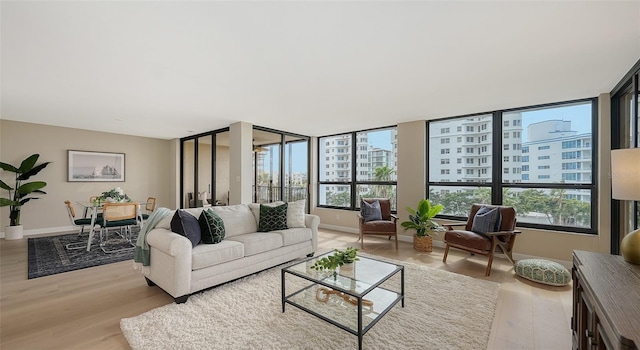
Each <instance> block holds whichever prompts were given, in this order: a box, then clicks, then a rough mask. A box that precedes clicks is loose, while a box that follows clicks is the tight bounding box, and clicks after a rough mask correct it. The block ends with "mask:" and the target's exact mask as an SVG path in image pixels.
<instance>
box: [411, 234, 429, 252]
mask: <svg viewBox="0 0 640 350" xmlns="http://www.w3.org/2000/svg"><path fill="white" fill-rule="evenodd" d="M413 249H415V250H416V251H418V252H429V253H430V252H432V251H433V237H431V236H424V237H418V236H416V235H414V236H413Z"/></svg>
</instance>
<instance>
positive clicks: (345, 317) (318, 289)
mask: <svg viewBox="0 0 640 350" xmlns="http://www.w3.org/2000/svg"><path fill="white" fill-rule="evenodd" d="M329 254H333V252H329V253H326V254H323V255H320V256H318V257H314V258H311V259H307V260H305V261H302V262H300V263H298V264H295V265H292V266H290V267H287V268H284V269H283V270H282V271H283V283H284V274H285V273H286V274H291V275H294V276H298V277H300V278H302V279H304V280H307V281H310V282H311V284H308V282H307V283H305V284H304V286H303V285H299V284H298V287H297V288H296V287H293V288H294V289H295V290H297V291H295V292H293V293H292V294H288V295H286V296H285V294H284V293H285V291H284V289H283V303H285V302H286V303H289V304H291V305H294V306H296V307H298V308H301V309H303V310H305V311H307V312H309V313H312V314H314V315H316V316H318V317H320V318H322V319H324V320H326V321H328V322H330V323H332V324H334V325H336V326H338V327H340V328H342V329H344V330H346V331H348V332H350V333H353V334H355V335H358V336H359V337H360V338H361V337H362V335H363V334H364V333H366V332H367V331H368V330H369V329H370V328H371V327H372V326H373V325H374V324H375V323H376V322H377V321H378V320H379V319H380V318H381V317H382V316H383V315H384V314H386V313H387V312H388V311H389V310H390V309H391V308H392V307H393V306H394V305H396V304H397V303H398V302H400V301H402V300H403V297H404V296H403V294H402V292H403V291H404V286H403V281H404V278H402V280H400V278H399V277H400V276H399V275H400V274H399V272H402V275H403V276H404V272H403V271H404V266H402V265H396V264H393V263H388V262H384V261H380V260H376V259H372V258H367V257H362V256H359V259H360V260H358V261H356V262H354V263H353V266H352V267H347V268H346V269H345V267H344V266H341V267H339V268H338V269H337V270H336V274H335V275H334V273H333V271H317V270H314V269H311V266H313V264H314V263H315V262H316V261H317V260H318V259H321V258H323V257H325V256H327V255H329ZM396 274H398V281H389V282H390V287H388V288H387V287H383V286H382V285H383V283H384V282H385V281H387V280H388V279H390V278H391V277H393V276H394V275H396ZM287 284H288V283H287ZM385 285H386V284H385ZM283 288H284V286H283ZM331 290H333V291H336V292H342V294H343V295H334V294H329V295H324V291H331ZM321 299H322V300H325V301H321ZM358 299H362V309H361V310H360V312H358V311H359V308H358V306H357V303H358ZM403 306H404V302H403ZM283 311H284V306H283ZM358 314H360V315H361V316H360V317H358ZM359 318H360V319H361V322H362V323H360V325H359V324H358V323H359V322H358V319H359ZM360 341H361V339H360Z"/></svg>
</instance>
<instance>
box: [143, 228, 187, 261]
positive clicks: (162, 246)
mask: <svg viewBox="0 0 640 350" xmlns="http://www.w3.org/2000/svg"><path fill="white" fill-rule="evenodd" d="M147 243H149V246H151V247H154V248H156V249H158V250H160V251H162V252H163V253H165V254H167V255H170V256H178V255H189V256H191V248H192V245H191V241H189V239H188V238H187V237H185V236H182V235H179V234H177V233H175V232H172V231H169V230H167V229H164V228H154V229H153V230H151V231H149V233H147Z"/></svg>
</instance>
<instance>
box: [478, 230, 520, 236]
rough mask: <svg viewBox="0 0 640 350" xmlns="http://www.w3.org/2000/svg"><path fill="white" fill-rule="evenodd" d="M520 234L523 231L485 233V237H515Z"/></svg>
mask: <svg viewBox="0 0 640 350" xmlns="http://www.w3.org/2000/svg"><path fill="white" fill-rule="evenodd" d="M519 233H522V231H520V230H513V231H497V232H487V233H485V235H486V236H513V235H517V234H519Z"/></svg>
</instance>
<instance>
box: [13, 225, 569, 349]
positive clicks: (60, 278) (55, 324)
mask: <svg viewBox="0 0 640 350" xmlns="http://www.w3.org/2000/svg"><path fill="white" fill-rule="evenodd" d="M319 236H320V237H319V245H320V249H319V251H320V252H324V251H329V250H331V249H333V248H345V247H349V246H354V247H359V243H357V242H356V240H357V236H356V235H354V234H348V233H340V232H334V231H328V230H321V232H320V234H319ZM365 244H366V245H365V247H366V249H365V252H367V253H370V254H376V255H380V256H385V257H388V258H393V259H398V260H402V261H407V262H413V263H419V264H425V265H428V266H431V267H433V268H437V269H442V270H447V271H451V272H455V273H459V274H464V275H467V276H472V277H474V278H480V279H488V280H491V281H495V282H499V283H501V288H500V295H499V299H498V305H497V309H496V314H495V318H494V319H493V323H492V328H491V336H490V340H489V349H570V348H571V337H570V324H569V322H570V319H571V299H572V293H571V286H566V287H547V286H543V285H540V284H535V283H532V282H529V281H526V280H523V279H520V278H516V277H514V273H513V268H512V266H511V264H510V263H509V262H508V261H507V260H506V259H501V258H498V259H496V261H494V263H493V271H492V273H491V276H490V277H484V270H485V266H486V259H485V258H484V257H476V256H470V255H468V254H466V253H464V252H461V251H455V250H453V249H452V250H451V251H450V253H449V257H448V258H447V263H446V264H443V263H442V256H443V250H442V249H440V248H434V251H433V252H432V253H417V252H415V251H414V250H413V247H412V245H411V244H410V243H406V242H400V249H399V250H397V251H396V250H395V246H394V245H393V243H392V242H391V241H388V240H386V239H385V238H378V237H373V238H367V239H366V241H365ZM132 266H133V265H132V261H125V262H120V263H115V264H110V265H104V266H99V267H93V268H88V269H84V270H78V271H72V272H67V273H62V274H58V275H53V276H47V277H41V278H36V279H33V280H27V277H26V276H27V240H26V239H23V240H18V241H6V240H0V283H1V285H0V348H1V349H4V350H8V349H128V348H129V346H128V344H127V341H126V340H125V338H124V336H123V335H122V333H121V332H120V326H119V322H120V319H121V318H124V317H132V316H136V315H139V314H141V313H143V312H145V311H148V310H151V309H153V308H156V307H159V306H163V305H166V304H169V303H172V302H173V299H172V298H171V297H170V296H169V295H168V294H166V293H164V292H163V291H162V290H160V289H159V288H158V287H147V285H146V283H145V282H144V278H143V277H142V276H141V274H140V272H139V271H136V270H133V267H132ZM426 297H428V296H426ZM425 317H429V316H428V315H425ZM487 322H492V321H491V316H489V315H488V316H487ZM425 331H428V330H425ZM461 331H463V330H461Z"/></svg>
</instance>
